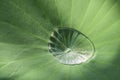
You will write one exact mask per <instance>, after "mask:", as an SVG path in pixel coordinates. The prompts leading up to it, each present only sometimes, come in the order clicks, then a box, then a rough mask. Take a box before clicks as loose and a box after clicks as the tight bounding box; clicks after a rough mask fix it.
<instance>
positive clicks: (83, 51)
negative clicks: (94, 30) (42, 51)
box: [48, 28, 95, 65]
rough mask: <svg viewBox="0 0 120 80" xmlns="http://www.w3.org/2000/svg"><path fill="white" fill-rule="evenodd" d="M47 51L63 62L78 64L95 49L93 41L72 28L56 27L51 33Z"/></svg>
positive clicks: (85, 59) (91, 54)
mask: <svg viewBox="0 0 120 80" xmlns="http://www.w3.org/2000/svg"><path fill="white" fill-rule="evenodd" d="M48 47H49V52H50V53H52V54H53V56H54V57H55V58H56V59H57V60H58V61H59V62H60V63H63V64H70V65H74V64H80V63H83V62H86V61H88V60H90V59H91V58H92V57H93V55H94V51H95V47H94V44H93V42H92V41H91V40H90V39H89V38H88V37H87V36H85V35H84V34H83V33H81V32H79V31H77V30H75V29H73V28H58V29H56V30H54V31H53V32H52V33H51V36H50V39H49V42H48Z"/></svg>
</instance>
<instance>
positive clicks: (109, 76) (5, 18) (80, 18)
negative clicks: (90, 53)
mask: <svg viewBox="0 0 120 80" xmlns="http://www.w3.org/2000/svg"><path fill="white" fill-rule="evenodd" d="M57 27H70V28H74V29H77V30H79V31H81V32H82V33H84V34H85V35H86V36H88V37H89V38H90V39H91V40H92V41H93V43H94V45H95V48H96V52H95V57H94V58H93V59H92V60H91V61H90V62H89V63H83V64H81V65H75V66H69V65H63V64H61V63H59V62H58V61H56V60H55V58H54V57H53V56H52V54H50V53H49V51H48V40H49V36H50V34H51V32H52V31H53V30H54V29H55V28H57ZM119 79H120V0H0V80H119Z"/></svg>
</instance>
